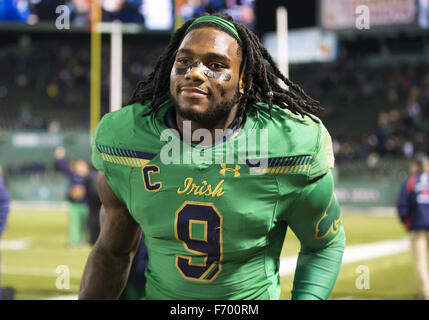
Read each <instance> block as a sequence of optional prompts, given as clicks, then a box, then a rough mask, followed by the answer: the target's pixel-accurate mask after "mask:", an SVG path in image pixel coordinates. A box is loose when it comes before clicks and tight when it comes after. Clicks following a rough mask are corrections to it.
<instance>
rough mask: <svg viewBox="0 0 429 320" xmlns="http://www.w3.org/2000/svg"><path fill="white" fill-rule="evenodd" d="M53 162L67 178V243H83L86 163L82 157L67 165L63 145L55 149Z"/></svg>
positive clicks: (87, 171)
mask: <svg viewBox="0 0 429 320" xmlns="http://www.w3.org/2000/svg"><path fill="white" fill-rule="evenodd" d="M54 156H55V160H56V161H55V163H56V166H57V168H58V169H59V170H60V171H62V172H63V173H65V174H66V175H67V177H68V179H69V188H68V193H67V199H68V201H69V202H70V212H69V229H68V245H70V246H74V245H79V244H84V243H85V242H86V239H85V231H86V230H85V229H86V221H87V218H88V205H87V198H86V189H85V184H84V182H85V179H86V177H87V175H88V174H89V166H88V163H87V162H86V161H84V160H82V159H78V160H76V161H74V162H73V163H72V164H71V165H69V163H68V161H67V160H66V150H65V149H64V148H63V147H58V148H56V149H55V153H54Z"/></svg>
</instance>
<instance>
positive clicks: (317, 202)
mask: <svg viewBox="0 0 429 320" xmlns="http://www.w3.org/2000/svg"><path fill="white" fill-rule="evenodd" d="M333 189H334V183H333V178H332V174H331V172H328V173H326V174H325V175H323V176H322V177H319V178H317V179H315V181H313V182H312V183H310V184H309V185H308V186H307V187H305V188H304V190H303V191H302V193H301V196H300V198H299V199H298V200H297V203H296V204H295V206H294V208H292V210H291V212H290V213H289V214H288V217H287V223H288V225H289V226H290V228H291V229H292V230H293V232H294V233H295V235H296V236H297V237H298V239H299V240H300V242H301V250H300V253H299V256H298V262H297V265H296V271H295V278H294V283H293V290H292V299H293V300H298V299H299V300H304V299H305V300H310V299H327V298H328V297H329V295H330V293H331V291H332V289H333V287H334V285H335V282H336V280H337V277H338V274H339V271H340V267H341V263H342V256H343V252H344V247H345V235H344V229H343V226H342V223H341V220H340V207H339V204H338V202H337V200H336V198H335V195H334V193H333Z"/></svg>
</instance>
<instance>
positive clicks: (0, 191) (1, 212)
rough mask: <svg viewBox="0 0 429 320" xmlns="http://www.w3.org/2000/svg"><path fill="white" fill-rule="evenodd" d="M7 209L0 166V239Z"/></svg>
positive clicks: (0, 296) (6, 198)
mask: <svg viewBox="0 0 429 320" xmlns="http://www.w3.org/2000/svg"><path fill="white" fill-rule="evenodd" d="M9 209H10V196H9V193H8V191H7V189H6V185H5V183H4V179H3V171H2V167H1V166H0V239H1V235H2V233H3V231H4V229H5V227H6V221H7V217H8V215H9ZM0 253H1V252H0ZM0 266H1V256H0ZM0 280H1V269H0ZM0 300H5V297H2V289H1V282H0Z"/></svg>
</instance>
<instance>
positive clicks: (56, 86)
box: [0, 37, 161, 132]
mask: <svg viewBox="0 0 429 320" xmlns="http://www.w3.org/2000/svg"><path fill="white" fill-rule="evenodd" d="M131 47H133V48H135V47H134V46H126V47H125V48H124V57H123V58H124V66H123V72H124V77H123V92H124V96H123V100H124V101H127V100H128V99H129V97H130V95H131V93H132V91H133V89H134V86H135V84H136V83H137V82H138V81H139V80H141V79H144V78H146V77H147V75H148V74H149V72H150V71H151V70H152V68H153V65H154V63H155V61H156V57H157V56H159V54H160V50H161V47H157V46H156V45H151V46H150V47H148V46H142V45H140V46H138V49H137V48H136V49H137V50H133V49H132V48H131ZM102 65H103V66H104V67H103V69H102V95H101V96H102V113H106V112H107V111H108V107H109V100H108V99H109V84H110V83H109V81H110V80H109V65H110V47H109V45H108V43H107V44H105V46H103V49H102ZM0 66H1V69H2V73H1V75H0V105H2V106H4V108H3V109H4V112H5V114H4V115H5V117H2V120H3V123H1V124H0V125H3V126H4V127H6V128H7V127H9V126H10V125H11V124H13V126H14V127H15V128H17V129H36V130H49V131H51V132H57V131H59V130H60V129H61V128H64V127H66V128H70V127H71V128H85V127H87V126H88V123H89V117H88V114H89V112H88V104H89V90H88V88H89V82H90V72H89V70H90V48H89V44H88V43H85V42H83V43H82V41H52V40H41V41H38V42H37V44H36V43H34V44H32V43H31V42H30V39H29V38H28V37H22V38H21V41H20V43H19V44H18V45H17V46H16V45H13V46H8V47H6V48H3V49H2V51H1V52H0ZM3 71H4V72H3ZM17 111H18V112H17ZM8 113H9V117H7V115H8ZM0 121H1V120H0Z"/></svg>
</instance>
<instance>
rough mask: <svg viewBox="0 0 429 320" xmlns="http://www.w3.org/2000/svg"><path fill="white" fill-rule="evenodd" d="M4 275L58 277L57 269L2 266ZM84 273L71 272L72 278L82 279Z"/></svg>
mask: <svg viewBox="0 0 429 320" xmlns="http://www.w3.org/2000/svg"><path fill="white" fill-rule="evenodd" d="M0 272H1V273H2V274H11V275H16V276H42V277H58V274H57V273H56V269H55V268H37V267H20V266H1V269H0ZM82 272H83V271H79V272H77V271H73V270H70V277H71V278H80V277H81V276H82Z"/></svg>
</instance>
